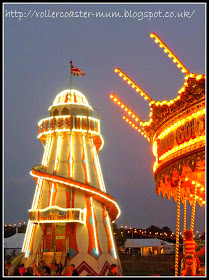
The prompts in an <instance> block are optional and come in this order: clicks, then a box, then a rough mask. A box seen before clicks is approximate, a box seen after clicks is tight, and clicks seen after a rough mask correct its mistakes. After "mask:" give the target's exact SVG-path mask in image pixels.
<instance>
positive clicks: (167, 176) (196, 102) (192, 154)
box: [110, 33, 205, 276]
mask: <svg viewBox="0 0 209 280" xmlns="http://www.w3.org/2000/svg"><path fill="white" fill-rule="evenodd" d="M150 37H151V38H153V39H154V40H155V43H157V44H159V47H160V48H162V49H163V50H164V52H165V54H167V55H168V57H169V58H170V59H172V61H173V62H174V63H175V64H176V65H177V67H178V68H179V69H180V70H181V72H182V73H183V74H184V75H185V77H184V79H185V82H184V84H183V86H182V88H181V89H180V90H179V91H178V95H177V97H176V98H175V99H173V100H169V101H167V100H164V101H154V100H152V99H151V97H150V96H149V95H148V94H146V93H145V92H144V91H143V90H142V89H141V88H140V87H139V86H138V85H137V84H136V83H135V82H134V81H133V80H131V79H130V78H129V77H128V76H127V75H126V74H125V73H124V72H123V71H121V69H119V68H116V69H115V72H116V73H118V74H119V76H120V77H121V78H123V80H124V81H126V82H127V83H128V84H129V85H130V86H131V87H132V88H133V89H134V90H135V91H136V92H137V93H139V94H140V95H141V96H143V97H144V99H145V100H147V101H149V106H150V114H149V117H150V119H149V120H148V121H147V122H143V121H142V120H141V119H140V117H139V116H137V115H136V114H135V113H134V112H133V111H132V110H131V109H130V108H128V107H127V106H126V105H125V104H124V103H123V102H122V101H121V100H120V99H119V98H118V97H116V96H115V95H114V94H111V95H110V98H111V100H112V101H113V102H114V103H116V104H117V105H118V106H119V107H121V109H122V110H124V111H125V113H126V115H124V116H123V120H124V121H125V122H127V123H128V124H129V125H130V126H131V127H132V128H133V129H134V130H135V131H136V132H138V133H140V134H141V135H143V136H144V137H145V138H146V139H147V140H148V141H149V142H150V143H151V145H152V151H153V154H154V156H155V162H154V165H153V174H154V179H155V191H156V193H157V194H158V195H159V196H160V195H161V194H162V197H163V198H164V197H166V196H167V199H168V200H170V198H171V197H173V199H174V201H175V202H176V203H177V215H176V254H175V276H178V270H179V228H180V207H181V204H182V206H183V209H184V219H183V229H184V232H185V231H186V229H187V228H190V230H191V231H192V232H193V229H194V222H195V207H196V204H197V203H198V204H199V205H200V206H201V207H202V206H203V207H204V206H205V75H197V74H194V73H191V72H189V70H188V69H187V68H186V67H185V66H184V65H183V64H182V63H181V62H180V60H179V59H178V58H177V57H176V56H175V55H174V53H173V52H172V51H171V50H170V49H169V48H168V47H167V46H166V45H165V43H164V42H163V41H162V40H161V39H160V38H159V37H158V36H157V35H156V34H155V33H152V34H151V35H150ZM187 204H190V205H191V206H192V207H191V213H190V214H191V223H190V225H186V216H187V214H188V208H187ZM184 269H185V267H184ZM197 273H198V272H197Z"/></svg>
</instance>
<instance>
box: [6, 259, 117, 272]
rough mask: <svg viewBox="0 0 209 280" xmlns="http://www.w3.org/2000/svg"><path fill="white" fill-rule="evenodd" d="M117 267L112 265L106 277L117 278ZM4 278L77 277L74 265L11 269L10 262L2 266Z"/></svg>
mask: <svg viewBox="0 0 209 280" xmlns="http://www.w3.org/2000/svg"><path fill="white" fill-rule="evenodd" d="M117 269H118V267H117V265H116V264H112V265H111V267H110V270H109V272H108V274H107V276H118V273H117ZM4 275H5V276H79V274H78V271H77V269H76V267H75V265H74V264H71V265H70V266H67V267H64V268H63V266H62V264H61V263H59V264H58V263H56V261H54V262H53V263H50V265H47V264H46V263H45V262H44V261H40V263H39V266H33V267H32V266H28V267H25V266H24V264H23V263H21V264H20V265H19V266H16V267H13V266H12V264H11V262H10V261H6V262H5V264H4ZM86 276H96V274H95V273H90V274H87V275H86Z"/></svg>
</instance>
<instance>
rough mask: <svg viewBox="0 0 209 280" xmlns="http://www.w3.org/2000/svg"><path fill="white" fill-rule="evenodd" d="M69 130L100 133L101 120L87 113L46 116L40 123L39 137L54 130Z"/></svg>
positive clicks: (93, 133)
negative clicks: (81, 114) (86, 114)
mask: <svg viewBox="0 0 209 280" xmlns="http://www.w3.org/2000/svg"><path fill="white" fill-rule="evenodd" d="M67 131H71V132H72V131H74V132H87V133H90V134H92V135H100V120H99V119H96V118H93V117H89V116H85V115H83V116H80V115H76V116H73V115H65V116H53V117H49V118H45V119H42V120H40V121H39V123H38V138H42V136H47V135H48V134H51V133H53V132H67Z"/></svg>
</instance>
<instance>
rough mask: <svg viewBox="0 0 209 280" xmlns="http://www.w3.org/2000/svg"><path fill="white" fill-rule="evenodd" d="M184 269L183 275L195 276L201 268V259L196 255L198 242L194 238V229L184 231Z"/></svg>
mask: <svg viewBox="0 0 209 280" xmlns="http://www.w3.org/2000/svg"><path fill="white" fill-rule="evenodd" d="M183 244H184V245H183V246H184V254H183V261H184V269H183V270H182V272H181V276H186V275H190V276H195V275H196V273H197V271H198V269H199V268H200V260H199V258H198V257H196V256H195V255H196V249H197V243H196V242H195V241H194V239H193V232H192V230H189V229H188V230H185V232H184V242H183Z"/></svg>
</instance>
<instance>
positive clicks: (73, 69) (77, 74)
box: [70, 61, 85, 77]
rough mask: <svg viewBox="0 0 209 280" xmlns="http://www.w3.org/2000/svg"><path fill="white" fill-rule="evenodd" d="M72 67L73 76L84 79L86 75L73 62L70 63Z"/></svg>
mask: <svg viewBox="0 0 209 280" xmlns="http://www.w3.org/2000/svg"><path fill="white" fill-rule="evenodd" d="M70 65H71V74H73V75H74V76H79V77H82V76H84V75H85V73H84V72H83V71H82V70H81V69H79V68H77V67H75V66H74V65H73V64H72V61H70Z"/></svg>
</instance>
